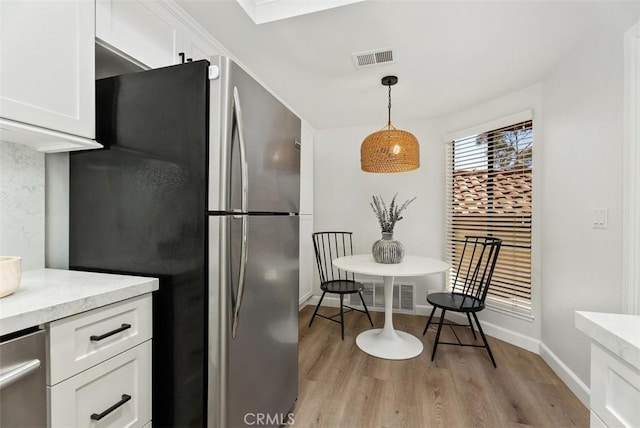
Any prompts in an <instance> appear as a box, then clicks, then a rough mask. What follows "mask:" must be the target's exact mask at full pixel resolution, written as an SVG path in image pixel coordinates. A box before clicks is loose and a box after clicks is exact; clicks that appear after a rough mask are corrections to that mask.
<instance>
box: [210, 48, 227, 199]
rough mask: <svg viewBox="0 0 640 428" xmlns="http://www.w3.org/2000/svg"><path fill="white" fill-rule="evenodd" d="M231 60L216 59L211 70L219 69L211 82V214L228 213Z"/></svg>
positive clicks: (212, 59)
mask: <svg viewBox="0 0 640 428" xmlns="http://www.w3.org/2000/svg"><path fill="white" fill-rule="evenodd" d="M229 62H230V60H229V58H226V57H221V56H214V57H212V58H211V59H210V63H211V67H217V68H218V70H217V77H215V76H212V75H210V76H209V78H210V82H209V87H210V90H209V195H208V199H209V202H208V204H207V206H208V207H209V210H210V211H227V209H228V207H227V199H228V198H227V197H226V193H225V192H222V191H221V190H222V189H226V188H227V187H228V181H227V177H228V175H229V174H228V171H227V168H228V162H226V161H223V160H224V159H227V158H228V155H227V148H228V147H229V146H230V143H229V142H228V141H229V140H230V138H231V134H230V132H231V130H230V126H231V123H232V117H231V114H232V110H231V108H232V104H231V101H230V100H229V92H228V89H229V73H228V72H227V70H228V69H229Z"/></svg>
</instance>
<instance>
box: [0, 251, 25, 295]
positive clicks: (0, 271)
mask: <svg viewBox="0 0 640 428" xmlns="http://www.w3.org/2000/svg"><path fill="white" fill-rule="evenodd" d="M21 278H22V257H11V256H9V257H7V256H0V297H5V296H8V295H9V294H11V293H13V292H14V291H16V290H17V289H18V287H19V286H20V279H21Z"/></svg>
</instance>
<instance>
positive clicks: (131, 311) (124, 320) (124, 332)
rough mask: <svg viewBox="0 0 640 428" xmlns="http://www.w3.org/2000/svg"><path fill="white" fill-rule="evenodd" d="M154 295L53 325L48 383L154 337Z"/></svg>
mask: <svg viewBox="0 0 640 428" xmlns="http://www.w3.org/2000/svg"><path fill="white" fill-rule="evenodd" d="M151 314H152V307H151V294H147V295H144V296H140V297H137V298H134V299H129V300H125V301H124V302H120V303H114V304H112V305H109V306H105V307H102V308H98V309H94V310H92V311H89V312H85V313H82V314H78V315H74V316H72V317H68V318H63V319H61V320H58V321H55V322H52V323H51V324H50V325H49V376H48V380H49V382H48V385H55V384H57V383H59V382H61V381H63V380H65V379H67V378H69V377H71V376H73V375H75V374H76V373H79V372H81V371H83V370H86V369H88V368H90V367H93V366H95V365H96V364H99V363H101V362H102V361H104V360H106V359H107V358H111V357H113V356H114V355H117V354H119V353H121V352H123V351H125V350H127V349H129V348H132V347H134V346H136V345H138V344H140V343H142V342H144V341H146V340H148V339H150V338H151V334H152V333H151V332H152V320H151Z"/></svg>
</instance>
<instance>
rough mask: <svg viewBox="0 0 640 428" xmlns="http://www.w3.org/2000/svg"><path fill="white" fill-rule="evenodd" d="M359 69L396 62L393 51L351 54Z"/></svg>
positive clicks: (377, 50) (382, 50)
mask: <svg viewBox="0 0 640 428" xmlns="http://www.w3.org/2000/svg"><path fill="white" fill-rule="evenodd" d="M351 56H352V57H353V62H354V64H355V65H356V67H357V68H361V67H370V66H372V65H378V64H386V63H391V62H393V61H394V54H393V50H391V49H376V50H374V51H367V52H357V53H353V54H351Z"/></svg>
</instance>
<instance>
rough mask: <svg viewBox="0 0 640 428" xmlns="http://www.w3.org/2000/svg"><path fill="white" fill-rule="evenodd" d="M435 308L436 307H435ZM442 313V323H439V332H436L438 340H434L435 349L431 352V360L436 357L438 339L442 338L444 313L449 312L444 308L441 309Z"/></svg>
mask: <svg viewBox="0 0 640 428" xmlns="http://www.w3.org/2000/svg"><path fill="white" fill-rule="evenodd" d="M434 309H435V308H434ZM441 310H442V313H441V314H440V323H438V332H437V333H436V340H435V342H433V351H432V352H431V361H433V359H434V358H435V357H436V349H438V340H440V331H442V322H443V321H444V314H445V312H447V311H446V310H444V309H441Z"/></svg>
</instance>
